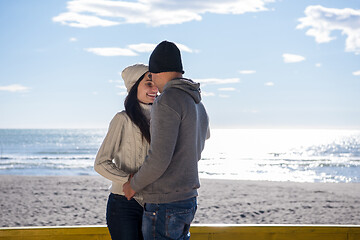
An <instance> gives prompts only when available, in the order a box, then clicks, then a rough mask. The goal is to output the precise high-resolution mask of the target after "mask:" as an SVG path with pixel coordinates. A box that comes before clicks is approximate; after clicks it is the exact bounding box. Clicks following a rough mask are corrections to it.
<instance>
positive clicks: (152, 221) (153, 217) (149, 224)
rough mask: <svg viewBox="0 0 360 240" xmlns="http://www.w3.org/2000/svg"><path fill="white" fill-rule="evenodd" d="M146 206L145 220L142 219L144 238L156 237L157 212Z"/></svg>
mask: <svg viewBox="0 0 360 240" xmlns="http://www.w3.org/2000/svg"><path fill="white" fill-rule="evenodd" d="M146 205H147V204H145V207H144V214H143V221H142V232H143V236H144V239H155V230H156V221H157V215H158V214H157V212H156V210H153V209H147V208H146Z"/></svg>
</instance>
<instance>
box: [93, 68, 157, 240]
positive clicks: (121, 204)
mask: <svg viewBox="0 0 360 240" xmlns="http://www.w3.org/2000/svg"><path fill="white" fill-rule="evenodd" d="M121 75H122V78H123V80H124V82H125V86H126V88H127V91H128V96H127V97H126V99H125V104H124V105H125V111H122V112H119V113H117V114H116V115H115V117H114V118H113V119H112V121H111V122H110V126H109V130H108V133H107V135H106V137H105V139H104V141H103V143H102V145H101V147H100V149H99V151H98V153H97V156H96V159H95V164H94V168H95V171H96V172H98V173H99V174H101V175H102V176H104V177H105V178H107V179H109V180H111V181H112V185H111V193H110V195H109V199H108V203H107V209H106V221H107V226H108V229H109V232H110V235H111V238H112V239H113V240H115V239H122V240H123V239H131V240H134V239H143V237H142V233H141V224H142V214H143V207H142V204H141V201H142V198H141V196H140V195H139V194H137V195H135V196H134V198H133V199H131V200H130V201H128V200H127V199H126V198H125V196H124V193H123V189H122V186H123V184H124V183H125V182H127V181H128V179H129V177H130V175H132V174H134V173H136V172H137V171H138V169H139V168H140V166H141V165H142V163H143V162H144V160H145V157H146V155H147V152H148V149H149V143H150V130H149V125H150V108H151V104H152V103H153V102H154V100H155V98H156V95H157V92H158V89H157V88H156V86H155V85H154V83H153V82H152V81H151V79H150V78H149V76H148V75H149V70H148V66H146V65H143V64H135V65H132V66H129V67H127V68H125V69H124V70H123V72H122V74H121Z"/></svg>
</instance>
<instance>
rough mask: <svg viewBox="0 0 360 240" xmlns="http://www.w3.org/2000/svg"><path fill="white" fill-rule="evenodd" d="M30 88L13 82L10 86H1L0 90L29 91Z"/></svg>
mask: <svg viewBox="0 0 360 240" xmlns="http://www.w3.org/2000/svg"><path fill="white" fill-rule="evenodd" d="M29 90H30V88H28V87H25V86H23V85H20V84H13V85H8V86H0V91H6V92H27V91H29Z"/></svg>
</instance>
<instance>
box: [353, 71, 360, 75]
mask: <svg viewBox="0 0 360 240" xmlns="http://www.w3.org/2000/svg"><path fill="white" fill-rule="evenodd" d="M352 74H353V75H354V76H360V70H359V71H356V72H353V73H352Z"/></svg>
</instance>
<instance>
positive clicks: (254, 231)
mask: <svg viewBox="0 0 360 240" xmlns="http://www.w3.org/2000/svg"><path fill="white" fill-rule="evenodd" d="M190 232H191V239H192V240H215V239H216V240H225V239H226V240H233V239H249V240H360V225H258V224H256V225H227V224H225V225H218V224H216V225H214V224H210V225H197V224H193V225H192V226H191V229H190ZM5 239H6V240H15V239H16V240H18V239H21V240H35V239H36V240H45V239H46V240H48V239H51V240H60V239H61V240H62V239H69V240H72V239H76V240H83V239H84V240H85V239H87V240H92V239H94V240H95V239H96V240H111V238H110V235H109V232H108V229H107V228H106V226H98V225H97V226H61V227H46V226H45V227H9V228H0V240H5Z"/></svg>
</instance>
